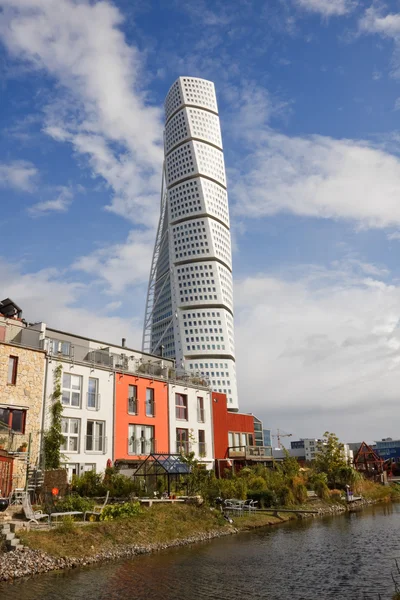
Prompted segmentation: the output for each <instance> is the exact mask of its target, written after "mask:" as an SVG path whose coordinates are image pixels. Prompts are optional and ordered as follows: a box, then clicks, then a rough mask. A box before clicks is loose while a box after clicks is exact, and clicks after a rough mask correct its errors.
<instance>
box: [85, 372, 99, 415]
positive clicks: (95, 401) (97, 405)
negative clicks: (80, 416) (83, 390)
mask: <svg viewBox="0 0 400 600" xmlns="http://www.w3.org/2000/svg"><path fill="white" fill-rule="evenodd" d="M91 381H95V382H96V386H95V389H96V391H95V392H91V391H90V382H91ZM93 395H94V406H89V398H90V397H92V396H93ZM86 408H87V409H88V410H99V408H100V394H99V379H98V377H89V379H88V391H87V395H86Z"/></svg>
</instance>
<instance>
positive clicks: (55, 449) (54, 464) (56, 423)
mask: <svg viewBox="0 0 400 600" xmlns="http://www.w3.org/2000/svg"><path fill="white" fill-rule="evenodd" d="M61 375H62V366H61V365H58V366H57V367H56V368H55V369H54V389H53V396H52V399H53V404H52V406H51V426H50V428H49V430H48V431H46V433H45V434H44V443H43V449H44V466H45V469H59V468H60V466H61V444H62V443H63V442H64V439H65V438H64V436H63V434H62V432H61V415H62V411H63V406H62V404H61V401H60V398H61Z"/></svg>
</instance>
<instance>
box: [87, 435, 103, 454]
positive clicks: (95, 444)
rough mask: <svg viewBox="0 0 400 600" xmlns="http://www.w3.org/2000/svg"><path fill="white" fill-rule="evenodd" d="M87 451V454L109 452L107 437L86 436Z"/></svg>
mask: <svg viewBox="0 0 400 600" xmlns="http://www.w3.org/2000/svg"><path fill="white" fill-rule="evenodd" d="M85 451H86V452H101V453H103V454H105V453H106V452H107V437H106V436H95V435H85Z"/></svg>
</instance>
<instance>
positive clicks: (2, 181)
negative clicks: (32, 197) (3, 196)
mask: <svg viewBox="0 0 400 600" xmlns="http://www.w3.org/2000/svg"><path fill="white" fill-rule="evenodd" d="M37 177H38V170H37V169H36V167H35V166H34V165H33V164H32V163H30V162H26V161H22V160H21V161H12V162H8V163H0V187H9V188H14V189H16V190H21V191H23V192H32V191H33V189H34V187H35V181H36V179H37Z"/></svg>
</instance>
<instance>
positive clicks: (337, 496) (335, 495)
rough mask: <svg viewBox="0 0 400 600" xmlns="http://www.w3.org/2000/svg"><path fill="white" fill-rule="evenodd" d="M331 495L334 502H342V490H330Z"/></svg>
mask: <svg viewBox="0 0 400 600" xmlns="http://www.w3.org/2000/svg"><path fill="white" fill-rule="evenodd" d="M329 496H330V498H331V500H333V501H334V502H340V501H341V500H342V496H343V494H342V492H341V490H335V489H333V490H330V492H329Z"/></svg>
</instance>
